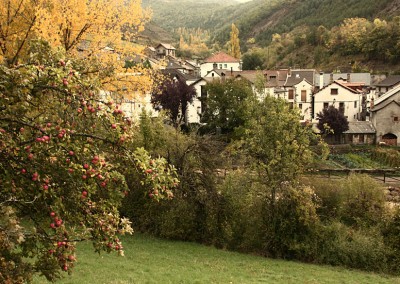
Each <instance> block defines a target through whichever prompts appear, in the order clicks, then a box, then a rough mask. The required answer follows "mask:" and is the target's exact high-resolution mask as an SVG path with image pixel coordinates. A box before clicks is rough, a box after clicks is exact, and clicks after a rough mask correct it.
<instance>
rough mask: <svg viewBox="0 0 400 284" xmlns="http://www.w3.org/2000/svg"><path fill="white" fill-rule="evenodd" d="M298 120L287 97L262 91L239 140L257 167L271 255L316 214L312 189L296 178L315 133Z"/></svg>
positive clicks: (301, 234)
mask: <svg viewBox="0 0 400 284" xmlns="http://www.w3.org/2000/svg"><path fill="white" fill-rule="evenodd" d="M299 120H300V118H299V114H298V113H297V112H296V111H295V110H292V109H290V108H289V105H288V104H287V102H286V101H284V100H281V99H275V98H272V97H266V98H265V100H264V101H263V102H262V103H259V102H254V104H253V105H252V108H251V111H250V112H249V118H248V119H247V121H246V123H245V126H244V135H243V137H242V139H241V141H240V143H239V144H238V149H240V150H241V151H244V154H245V156H246V157H247V159H248V160H249V167H250V168H251V169H252V170H253V171H255V172H256V173H257V174H256V175H255V176H254V179H255V180H256V182H257V183H259V190H258V195H259V196H260V198H262V200H263V203H264V218H265V219H264V224H265V228H266V229H265V230H266V235H265V244H266V247H267V248H266V249H267V251H268V252H269V253H271V254H272V255H274V256H278V255H280V256H284V255H285V253H286V252H288V251H290V250H292V249H293V247H292V246H295V244H296V243H297V241H299V240H300V239H302V238H306V236H307V235H308V232H309V230H311V228H312V226H313V224H315V223H316V222H317V219H318V218H317V217H316V213H315V204H314V202H313V201H312V199H311V197H312V191H311V190H310V189H309V188H302V187H299V186H298V183H297V181H298V178H299V176H300V174H301V173H302V172H303V171H304V169H305V168H306V166H307V165H308V164H309V163H310V161H311V157H312V152H311V150H310V143H311V142H312V141H313V140H314V139H315V136H314V134H313V133H312V130H311V127H309V126H303V125H302V124H300V122H299ZM289 204H291V205H289ZM313 204H314V205H313ZM288 206H289V207H288ZM291 210H292V211H291ZM287 216H292V217H291V219H288V217H287ZM290 228H291V229H290Z"/></svg>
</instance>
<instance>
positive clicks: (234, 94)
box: [202, 79, 254, 134]
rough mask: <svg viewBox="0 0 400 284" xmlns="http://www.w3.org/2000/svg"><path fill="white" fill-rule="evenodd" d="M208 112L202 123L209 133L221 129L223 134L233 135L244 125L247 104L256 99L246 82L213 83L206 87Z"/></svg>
mask: <svg viewBox="0 0 400 284" xmlns="http://www.w3.org/2000/svg"><path fill="white" fill-rule="evenodd" d="M206 88H207V99H206V105H207V108H206V111H205V112H204V114H203V117H202V122H203V123H205V124H206V126H205V127H204V128H205V129H207V130H209V131H215V129H216V128H220V129H221V133H222V134H233V132H234V131H235V130H238V128H239V127H241V126H243V125H244V122H245V119H246V115H247V102H248V100H250V99H251V98H252V97H254V94H253V91H252V89H251V87H250V85H249V84H248V82H247V81H246V80H233V79H229V80H222V81H218V80H216V81H213V82H210V83H208V84H207V85H206Z"/></svg>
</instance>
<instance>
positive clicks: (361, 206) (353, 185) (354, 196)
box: [339, 174, 385, 226]
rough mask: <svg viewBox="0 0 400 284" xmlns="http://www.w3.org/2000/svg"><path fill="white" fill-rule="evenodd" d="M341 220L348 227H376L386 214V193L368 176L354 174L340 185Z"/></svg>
mask: <svg viewBox="0 0 400 284" xmlns="http://www.w3.org/2000/svg"><path fill="white" fill-rule="evenodd" d="M340 188H341V195H342V196H343V203H342V206H341V210H340V212H339V214H340V219H341V220H342V221H343V222H344V223H345V224H348V225H355V226H374V225H377V224H379V223H380V221H381V219H382V217H383V216H384V214H385V193H384V191H383V190H382V187H381V186H380V185H379V184H378V183H377V181H375V180H374V179H373V178H371V177H370V176H368V175H362V174H352V175H350V176H349V177H348V178H347V179H344V180H343V181H342V182H341V183H340Z"/></svg>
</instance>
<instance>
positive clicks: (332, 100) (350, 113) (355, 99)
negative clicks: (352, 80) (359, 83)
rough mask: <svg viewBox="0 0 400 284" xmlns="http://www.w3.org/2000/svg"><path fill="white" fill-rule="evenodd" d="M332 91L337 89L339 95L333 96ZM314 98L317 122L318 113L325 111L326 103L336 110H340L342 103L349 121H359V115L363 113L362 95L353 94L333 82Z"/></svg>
mask: <svg viewBox="0 0 400 284" xmlns="http://www.w3.org/2000/svg"><path fill="white" fill-rule="evenodd" d="M332 89H337V90H338V94H337V95H332V94H331V91H332ZM314 96H315V103H314V113H315V118H314V121H318V120H316V117H317V113H319V112H321V111H322V110H323V108H324V103H328V105H329V106H330V105H334V106H335V107H336V108H339V106H340V103H344V115H345V116H346V117H347V120H348V121H357V120H358V117H359V113H360V112H361V98H362V96H361V94H358V93H353V92H351V91H350V90H348V89H347V88H344V87H343V86H341V85H339V84H337V83H335V82H333V83H332V84H330V85H328V86H326V87H325V88H323V89H322V90H320V91H319V92H317V93H316V94H315V95H314Z"/></svg>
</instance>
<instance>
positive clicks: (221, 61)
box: [200, 52, 242, 77]
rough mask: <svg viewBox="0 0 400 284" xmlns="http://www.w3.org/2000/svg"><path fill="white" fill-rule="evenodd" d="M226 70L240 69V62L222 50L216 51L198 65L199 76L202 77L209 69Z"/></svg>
mask: <svg viewBox="0 0 400 284" xmlns="http://www.w3.org/2000/svg"><path fill="white" fill-rule="evenodd" d="M222 69H223V70H228V71H241V70H242V63H241V61H240V60H239V59H237V58H235V57H233V56H230V55H228V54H226V53H224V52H218V53H216V54H214V55H212V56H210V57H208V58H207V59H205V60H204V62H203V63H202V64H201V65H200V76H201V77H204V76H206V75H207V73H209V72H210V71H211V70H222Z"/></svg>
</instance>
